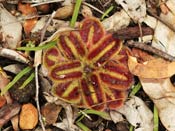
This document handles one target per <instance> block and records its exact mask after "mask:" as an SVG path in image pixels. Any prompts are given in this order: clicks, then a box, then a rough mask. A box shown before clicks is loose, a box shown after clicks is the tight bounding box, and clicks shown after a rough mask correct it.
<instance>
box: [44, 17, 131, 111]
mask: <svg viewBox="0 0 175 131" xmlns="http://www.w3.org/2000/svg"><path fill="white" fill-rule="evenodd" d="M128 54H130V50H129V49H128V48H127V47H124V46H123V44H122V41H121V40H119V39H114V38H113V37H112V34H111V33H108V32H106V31H105V30H104V28H103V26H102V24H101V23H100V21H99V20H98V19H96V18H93V17H90V18H86V19H84V20H83V21H82V22H81V23H80V26H79V29H77V30H73V31H66V32H62V33H60V35H59V37H58V42H57V45H56V46H54V47H51V48H49V49H47V50H45V52H44V56H43V64H44V66H45V67H46V69H47V70H48V72H49V74H48V77H49V78H50V79H51V80H52V82H53V93H54V94H55V95H56V96H58V97H59V98H60V99H62V100H64V101H66V102H69V103H72V104H75V105H77V106H78V107H83V108H91V109H95V110H105V109H116V108H118V107H120V106H121V105H122V104H123V102H124V101H125V99H126V97H127V91H128V89H129V88H130V86H131V84H132V82H133V75H132V74H131V73H130V72H129V69H128V66H127V60H128V59H127V58H128V57H127V56H128Z"/></svg>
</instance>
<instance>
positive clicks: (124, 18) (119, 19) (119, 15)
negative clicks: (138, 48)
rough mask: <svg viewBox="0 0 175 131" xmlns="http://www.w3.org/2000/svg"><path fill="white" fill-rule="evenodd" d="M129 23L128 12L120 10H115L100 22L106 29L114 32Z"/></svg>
mask: <svg viewBox="0 0 175 131" xmlns="http://www.w3.org/2000/svg"><path fill="white" fill-rule="evenodd" d="M129 23H130V17H129V16H128V14H127V13H126V12H125V11H124V10H121V11H120V12H116V13H115V14H114V15H112V16H111V17H109V18H106V19H105V20H104V21H103V22H102V24H103V26H104V28H105V29H106V30H107V31H111V32H115V31H117V30H120V29H123V28H125V27H127V26H128V25H129Z"/></svg>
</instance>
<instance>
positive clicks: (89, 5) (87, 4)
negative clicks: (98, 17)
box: [82, 2, 108, 16]
mask: <svg viewBox="0 0 175 131" xmlns="http://www.w3.org/2000/svg"><path fill="white" fill-rule="evenodd" d="M82 3H83V4H84V5H86V6H88V7H90V8H92V9H94V10H96V11H97V12H99V13H101V14H102V15H103V14H104V12H103V11H101V10H99V9H98V8H96V7H94V6H92V5H91V4H89V3H86V2H82ZM107 16H108V15H107Z"/></svg>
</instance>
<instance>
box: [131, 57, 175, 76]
mask: <svg viewBox="0 0 175 131" xmlns="http://www.w3.org/2000/svg"><path fill="white" fill-rule="evenodd" d="M128 67H129V70H130V72H131V73H132V74H134V75H136V76H139V77H141V78H153V79H154V78H159V79H160V78H168V77H171V76H172V75H174V74H175V62H168V61H165V60H163V59H159V58H158V59H153V60H150V61H146V62H144V63H138V62H137V59H136V58H135V57H132V56H129V60H128Z"/></svg>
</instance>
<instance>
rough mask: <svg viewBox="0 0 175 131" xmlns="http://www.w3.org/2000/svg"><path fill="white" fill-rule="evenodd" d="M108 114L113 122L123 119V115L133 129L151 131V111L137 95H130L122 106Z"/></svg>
mask: <svg viewBox="0 0 175 131" xmlns="http://www.w3.org/2000/svg"><path fill="white" fill-rule="evenodd" d="M110 114H111V119H112V120H114V122H119V121H123V120H124V118H123V117H122V115H124V116H125V117H126V119H127V120H128V121H129V123H131V124H132V125H133V126H134V127H135V131H153V113H152V112H151V110H150V109H149V108H148V107H147V106H146V105H145V103H144V102H143V100H142V99H140V98H139V97H136V96H132V97H131V98H130V99H129V100H128V101H126V102H125V104H124V106H123V107H121V108H120V109H118V110H116V111H110Z"/></svg>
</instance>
